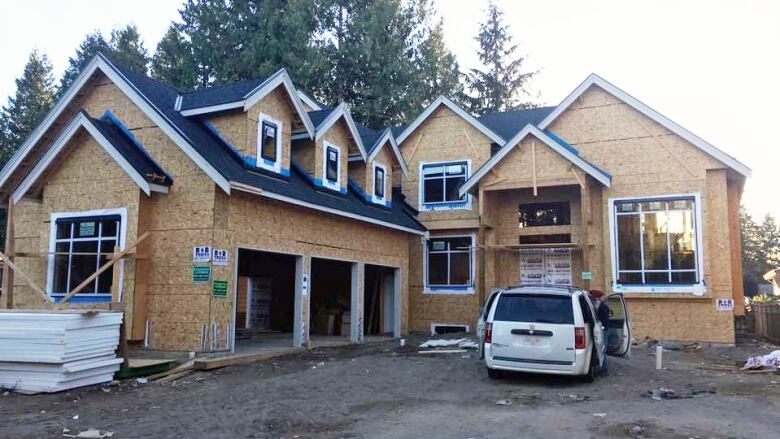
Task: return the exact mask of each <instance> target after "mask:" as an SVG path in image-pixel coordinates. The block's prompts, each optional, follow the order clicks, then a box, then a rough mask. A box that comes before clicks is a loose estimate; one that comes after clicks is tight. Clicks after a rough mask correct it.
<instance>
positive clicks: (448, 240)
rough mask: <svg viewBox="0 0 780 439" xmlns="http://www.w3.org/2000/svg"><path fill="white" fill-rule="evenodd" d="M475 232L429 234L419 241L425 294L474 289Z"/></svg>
mask: <svg viewBox="0 0 780 439" xmlns="http://www.w3.org/2000/svg"><path fill="white" fill-rule="evenodd" d="M475 240H476V237H475V235H473V234H470V235H453V236H431V237H430V238H429V239H428V240H425V241H423V243H424V253H425V257H424V258H423V276H424V280H425V282H424V283H425V288H424V292H425V293H426V294H473V293H474V275H475V263H474V260H475V258H474V253H475V252H474V242H475Z"/></svg>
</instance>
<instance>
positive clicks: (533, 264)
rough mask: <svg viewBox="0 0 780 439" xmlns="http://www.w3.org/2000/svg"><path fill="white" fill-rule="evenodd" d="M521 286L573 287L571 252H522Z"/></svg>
mask: <svg viewBox="0 0 780 439" xmlns="http://www.w3.org/2000/svg"><path fill="white" fill-rule="evenodd" d="M520 284H521V285H565V286H569V285H571V250H569V249H566V248H552V249H524V250H520Z"/></svg>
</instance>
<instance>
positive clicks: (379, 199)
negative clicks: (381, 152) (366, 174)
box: [371, 162, 387, 204]
mask: <svg viewBox="0 0 780 439" xmlns="http://www.w3.org/2000/svg"><path fill="white" fill-rule="evenodd" d="M372 175H373V177H372V182H373V183H372V189H371V199H372V200H373V201H374V203H379V204H384V203H385V201H386V200H387V168H386V167H385V166H384V165H381V164H379V163H376V162H374V164H373V169H372Z"/></svg>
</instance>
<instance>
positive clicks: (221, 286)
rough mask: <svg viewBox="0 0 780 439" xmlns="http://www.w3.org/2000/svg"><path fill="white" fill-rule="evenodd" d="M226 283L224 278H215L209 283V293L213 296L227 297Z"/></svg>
mask: <svg viewBox="0 0 780 439" xmlns="http://www.w3.org/2000/svg"><path fill="white" fill-rule="evenodd" d="M227 291H228V283H227V281H226V280H215V281H214V283H213V284H212V285H211V295H212V296H214V297H227Z"/></svg>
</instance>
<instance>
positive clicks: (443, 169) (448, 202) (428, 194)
mask: <svg viewBox="0 0 780 439" xmlns="http://www.w3.org/2000/svg"><path fill="white" fill-rule="evenodd" d="M470 174H471V160H454V161H448V162H420V184H419V200H420V202H419V210H421V211H427V210H460V209H471V195H468V194H467V195H464V196H462V197H461V196H460V194H459V193H458V190H459V189H460V187H461V186H462V185H463V183H465V182H466V180H468V178H469V175H470Z"/></svg>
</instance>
